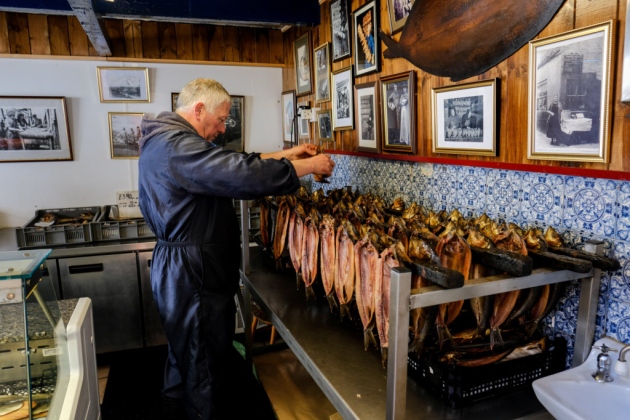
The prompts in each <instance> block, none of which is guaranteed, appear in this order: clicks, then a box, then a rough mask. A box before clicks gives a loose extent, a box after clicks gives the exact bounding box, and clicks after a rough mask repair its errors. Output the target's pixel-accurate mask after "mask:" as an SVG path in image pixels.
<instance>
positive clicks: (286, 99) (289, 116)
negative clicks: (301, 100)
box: [282, 90, 297, 144]
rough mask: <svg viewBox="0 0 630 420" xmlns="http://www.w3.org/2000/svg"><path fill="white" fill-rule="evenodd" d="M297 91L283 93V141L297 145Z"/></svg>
mask: <svg viewBox="0 0 630 420" xmlns="http://www.w3.org/2000/svg"><path fill="white" fill-rule="evenodd" d="M295 106H296V105H295V91H294V90H287V91H285V92H282V140H283V141H286V142H290V143H293V142H294V141H295V142H296V144H297V127H296V123H295V109H296V108H295Z"/></svg>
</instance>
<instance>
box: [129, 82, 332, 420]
mask: <svg viewBox="0 0 630 420" xmlns="http://www.w3.org/2000/svg"><path fill="white" fill-rule="evenodd" d="M230 107H231V98H230V94H229V93H228V92H227V91H226V90H225V89H224V88H223V86H221V84H220V83H218V82H216V81H214V80H210V79H196V80H193V81H192V82H190V83H189V84H188V85H186V86H185V87H184V88H183V89H182V90H181V92H180V94H179V98H178V100H177V109H176V112H162V113H161V114H160V115H158V116H157V118H155V119H148V118H144V119H143V121H142V125H141V130H142V138H141V139H140V160H139V199H140V209H141V211H142V214H143V215H144V217H145V219H146V221H147V223H148V225H149V227H150V228H151V230H152V231H153V232H154V233H155V236H156V237H157V238H158V241H157V244H156V246H155V249H154V251H153V261H152V264H151V286H152V289H153V296H154V298H155V303H156V305H157V308H158V310H159V312H160V315H161V318H162V322H163V326H164V331H165V333H166V337H167V339H168V349H169V352H168V353H169V354H168V360H167V363H166V368H165V373H164V388H163V391H162V392H163V396H164V401H165V402H166V404H165V407H166V409H169V408H173V406H175V405H176V404H178V401H182V403H183V404H182V405H183V406H184V407H185V409H186V412H187V416H188V418H191V419H193V418H194V419H233V418H259V419H260V418H263V419H264V418H273V417H275V414H274V413H273V409H272V408H271V404H270V402H269V400H268V398H267V396H266V394H265V392H264V390H263V389H262V387H261V386H260V385H259V384H258V383H257V382H256V380H255V379H254V377H253V375H252V372H251V367H249V368H248V367H247V366H246V363H245V361H244V360H243V358H242V357H241V355H240V354H239V353H238V352H237V351H236V349H235V348H234V346H233V344H232V339H233V336H234V330H235V325H234V318H235V317H234V313H235V311H236V308H235V303H234V295H235V293H236V291H237V290H238V287H239V286H238V283H239V271H238V270H239V262H240V261H239V260H240V237H239V225H238V221H237V217H236V213H235V211H234V204H233V201H232V199H254V198H260V197H263V196H267V195H284V194H290V193H292V192H294V191H295V190H297V189H298V187H299V185H300V183H299V177H301V176H304V175H308V174H322V175H326V176H329V175H331V174H332V170H333V167H334V163H333V162H332V160H331V159H330V157H329V156H327V155H325V154H320V155H316V147H315V146H314V145H306V144H304V145H301V146H296V147H294V148H292V149H288V150H282V151H280V152H275V153H270V154H257V153H252V154H245V153H239V152H235V151H233V150H229V149H224V148H220V147H214V146H213V145H212V144H211V141H212V140H213V139H215V138H216V137H217V135H219V134H220V133H223V132H225V121H226V120H227V118H228V116H229V114H230ZM242 398H244V399H245V401H247V402H246V403H244V404H243V403H239V404H234V403H233V401H235V399H242ZM175 415H176V414H174V416H175ZM173 418H181V417H173Z"/></svg>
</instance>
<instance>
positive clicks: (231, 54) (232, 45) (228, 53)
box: [222, 26, 241, 63]
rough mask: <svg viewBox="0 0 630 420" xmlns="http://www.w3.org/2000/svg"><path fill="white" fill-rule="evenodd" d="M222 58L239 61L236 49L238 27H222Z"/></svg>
mask: <svg viewBox="0 0 630 420" xmlns="http://www.w3.org/2000/svg"><path fill="white" fill-rule="evenodd" d="M223 48H224V57H225V58H224V59H223V60H222V61H232V62H235V63H237V62H240V61H241V58H240V55H239V51H238V28H236V27H235V26H226V27H224V28H223Z"/></svg>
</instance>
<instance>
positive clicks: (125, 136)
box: [109, 112, 144, 159]
mask: <svg viewBox="0 0 630 420" xmlns="http://www.w3.org/2000/svg"><path fill="white" fill-rule="evenodd" d="M143 116H144V114H142V113H132V112H110V113H109V144H110V150H111V154H112V159H138V157H139V156H140V123H141V122H142V117H143Z"/></svg>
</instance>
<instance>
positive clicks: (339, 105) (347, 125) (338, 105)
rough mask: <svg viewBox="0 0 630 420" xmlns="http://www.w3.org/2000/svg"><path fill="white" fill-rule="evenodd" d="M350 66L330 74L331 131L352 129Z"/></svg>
mask: <svg viewBox="0 0 630 420" xmlns="http://www.w3.org/2000/svg"><path fill="white" fill-rule="evenodd" d="M352 85H353V81H352V66H351V65H350V66H348V67H345V68H343V69H339V70H337V71H334V72H333V73H332V128H333V131H338V130H352V129H354V104H353V102H354V101H353V94H352Z"/></svg>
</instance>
